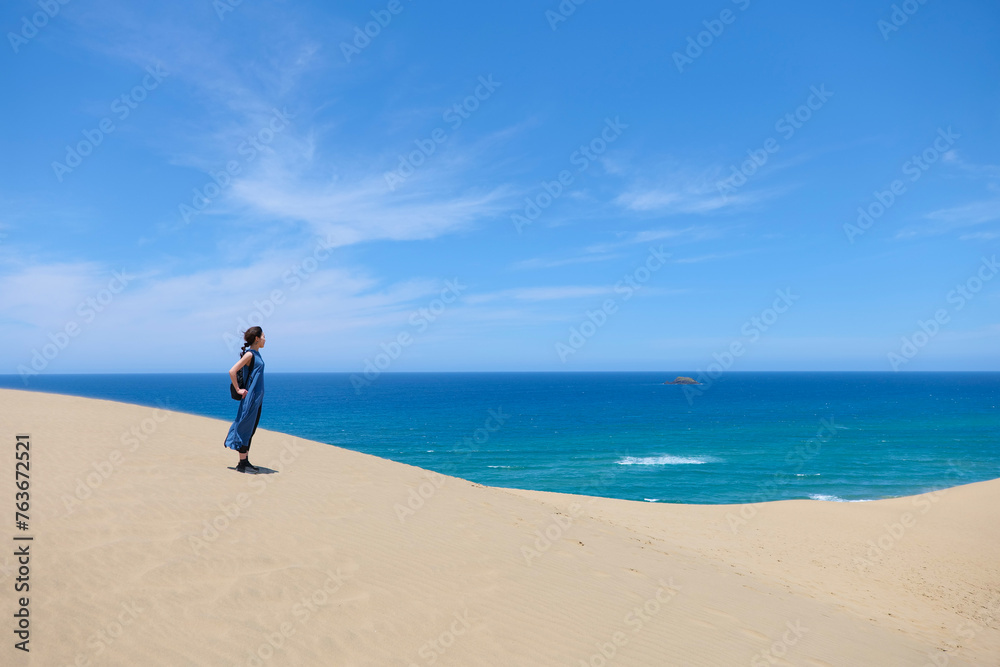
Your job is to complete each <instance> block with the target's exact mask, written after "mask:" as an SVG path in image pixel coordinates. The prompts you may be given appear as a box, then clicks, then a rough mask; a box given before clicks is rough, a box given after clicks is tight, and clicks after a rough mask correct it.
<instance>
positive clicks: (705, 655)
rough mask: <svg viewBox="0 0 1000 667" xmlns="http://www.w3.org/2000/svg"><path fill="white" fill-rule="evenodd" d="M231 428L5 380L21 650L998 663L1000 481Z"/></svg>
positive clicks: (307, 659) (261, 661)
mask: <svg viewBox="0 0 1000 667" xmlns="http://www.w3.org/2000/svg"><path fill="white" fill-rule="evenodd" d="M228 426H229V424H228V423H227V422H222V421H218V420H212V419H207V418H203V417H197V416H192V415H185V414H179V413H173V412H165V411H157V410H154V409H152V408H147V407H140V406H132V405H125V404H120V403H113V402H109V401H98V400H91V399H83V398H76V397H68V396H59V395H51V394H40V393H31V392H20V391H10V390H0V433H2V434H3V438H4V440H5V442H7V443H8V446H7V447H6V448H5V450H4V451H6V452H8V453H7V454H5V455H4V456H5V460H4V462H3V469H4V470H5V471H7V472H6V473H5V474H4V478H5V480H7V481H5V482H4V484H5V485H6V486H5V487H4V488H5V489H7V490H6V491H4V493H3V497H4V498H6V499H7V502H8V503H12V499H13V487H12V482H11V480H12V478H13V466H14V464H13V460H14V457H13V450H14V448H13V441H14V436H15V434H17V433H28V434H30V435H31V437H32V443H33V444H32V450H31V462H32V468H31V475H32V512H31V521H32V524H31V531H30V533H31V534H33V535H34V536H35V540H34V541H33V542H32V543H31V549H32V555H31V591H30V597H31V599H30V610H31V639H30V648H31V652H30V654H23V653H22V652H21V651H17V650H14V649H13V643H14V641H15V639H14V638H13V636H12V634H11V632H10V630H11V629H12V628H13V619H12V618H11V616H10V613H7V614H6V617H7V621H6V622H5V623H6V624H7V626H6V627H5V628H4V636H6V637H7V640H6V641H7V645H6V646H4V648H3V664H31V665H46V666H48V665H54V666H62V665H129V666H134V665H338V666H340V665H358V666H361V665H379V666H384V665H400V666H402V667H413V666H417V667H422V666H424V665H432V664H433V665H446V666H447V665H456V666H458V665H460V666H474V665H505V666H512V665H568V666H572V667H577V666H580V665H594V666H598V665H657V666H659V665H711V666H718V665H806V666H810V667H824V666H827V665H837V666H840V665H877V666H882V665H915V666H923V665H1000V558H998V556H1000V480H994V481H990V482H982V483H977V484H969V485H964V486H956V487H953V488H950V489H947V490H944V491H942V492H938V493H936V494H931V495H924V496H918V497H914V498H898V499H893V500H886V501H877V502H870V503H827V502H817V501H784V502H776V503H765V504H760V505H756V506H753V507H742V506H690V505H663V504H650V503H634V502H627V501H618V500H611V499H604V498H591V497H586V496H569V495H562V494H550V493H541V492H533V491H513V490H506V489H498V488H491V487H484V486H481V485H478V484H474V483H471V482H467V481H464V480H460V479H456V478H452V477H445V476H441V475H437V474H434V473H430V472H428V471H424V470H421V469H419V468H414V467H412V466H407V465H403V464H399V463H394V462H391V461H386V460H383V459H379V458H376V457H372V456H368V455H365V454H359V453H356V452H352V451H348V450H344V449H338V448H336V447H332V446H329V445H324V444H320V443H315V442H310V441H307V440H303V439H301V438H296V437H292V436H288V435H285V434H281V433H275V432H271V431H266V430H261V431H258V433H257V435H256V437H255V439H254V445H253V450H252V453H251V459H252V460H253V461H254V462H255V463H256V464H257V465H261V466H267V467H268V468H270V469H273V470H274V471H275V472H273V473H271V474H263V475H242V474H239V473H237V472H235V471H234V470H232V469H230V468H228V467H227V466H233V465H234V463H235V458H236V457H235V454H234V453H232V452H230V451H228V450H225V449H224V448H223V447H222V442H223V440H224V439H225V434H226V430H227V429H228ZM13 532H14V530H13V526H12V522H11V521H10V520H8V521H7V522H5V523H4V539H5V540H6V544H8V545H10V544H12V543H13V542H12V541H11V537H12V533H13ZM869 541H870V542H871V544H869ZM12 552H13V548H9V549H4V553H5V554H6V555H5V556H3V557H0V579H2V581H0V585H2V586H3V589H4V590H5V591H6V593H5V595H4V600H5V607H6V608H7V609H12V607H13V605H12V603H11V602H10V600H11V598H12V594H11V590H12V587H13V579H14V577H15V576H16V570H15V569H14V567H15V563H14V558H13V556H12Z"/></svg>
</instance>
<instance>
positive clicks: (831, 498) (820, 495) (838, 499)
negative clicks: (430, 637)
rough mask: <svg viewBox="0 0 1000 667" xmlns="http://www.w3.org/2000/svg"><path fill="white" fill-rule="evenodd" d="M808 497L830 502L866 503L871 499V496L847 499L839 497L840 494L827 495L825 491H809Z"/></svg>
mask: <svg viewBox="0 0 1000 667" xmlns="http://www.w3.org/2000/svg"><path fill="white" fill-rule="evenodd" d="M809 498H810V499H812V500H826V501H828V502H832V503H867V502H870V501H871V500H872V498H863V499H861V500H847V499H846V498H841V497H840V496H829V495H827V494H825V493H810V494H809Z"/></svg>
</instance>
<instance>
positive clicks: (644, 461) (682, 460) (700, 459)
mask: <svg viewBox="0 0 1000 667" xmlns="http://www.w3.org/2000/svg"><path fill="white" fill-rule="evenodd" d="M720 460H721V459H717V458H715V457H714V456H670V455H667V454H664V455H663V456H625V457H623V458H621V459H618V465H620V466H678V465H699V464H702V463H716V462H718V461H720Z"/></svg>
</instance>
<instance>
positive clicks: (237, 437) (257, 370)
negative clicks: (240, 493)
mask: <svg viewBox="0 0 1000 667" xmlns="http://www.w3.org/2000/svg"><path fill="white" fill-rule="evenodd" d="M243 340H244V344H243V349H242V350H241V351H240V355H241V356H240V360H239V361H237V362H236V365H235V366H233V367H232V368H230V369H229V379H230V380H232V382H233V387H234V388H235V389H236V391H237V392H239V394H240V396H242V398H241V399H240V407H239V409H238V410H237V411H236V421H234V422H233V425H232V426H230V427H229V435H227V436H226V447H228V448H229V449H235V450H236V451H238V452H239V453H240V462H239V463H238V464H237V466H236V470H237V471H239V472H257V470H258V468H257V466H255V465H253V464H252V463H250V459H249V457H248V452H249V451H250V440H251V439H252V438H253V434H254V433H256V432H257V424H259V423H260V411H261V408H262V407H263V401H264V359H263V358H262V357H261V356H260V349H261V348H262V347H264V342H265V339H264V331H263V330H262V329H261V328H260V327H250V328H249V329H247V330H246V331H244V332H243ZM248 347H249V348H250V349H249V350H248V349H247V348H248ZM251 359H253V370H252V371H251V373H250V379H249V380H247V388H246V389H240V386H239V383H238V382H237V381H236V372H237V371H238V370H240V369H241V368H243V367H244V366H246V365H247V364H249V363H250V360H251Z"/></svg>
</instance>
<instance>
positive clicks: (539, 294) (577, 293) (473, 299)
mask: <svg viewBox="0 0 1000 667" xmlns="http://www.w3.org/2000/svg"><path fill="white" fill-rule="evenodd" d="M613 291H614V290H613V287H611V286H589V285H564V286H558V287H521V288H514V289H506V290H498V291H495V292H487V293H482V294H472V295H470V296H468V297H467V298H466V302H467V303H469V304H479V303H486V302H490V301H497V300H502V299H513V300H516V301H556V300H563V299H581V298H586V297H594V296H602V295H605V294H610V293H611V292H613Z"/></svg>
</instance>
